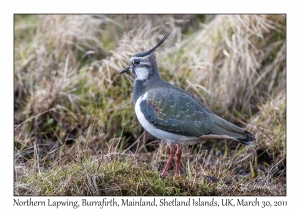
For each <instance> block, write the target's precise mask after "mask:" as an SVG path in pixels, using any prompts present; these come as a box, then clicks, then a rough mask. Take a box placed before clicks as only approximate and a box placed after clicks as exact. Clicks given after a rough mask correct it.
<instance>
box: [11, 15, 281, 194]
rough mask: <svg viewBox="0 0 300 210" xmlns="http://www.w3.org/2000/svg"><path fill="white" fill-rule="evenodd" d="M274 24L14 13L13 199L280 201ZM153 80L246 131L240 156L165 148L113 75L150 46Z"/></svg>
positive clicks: (269, 20)
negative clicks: (251, 138)
mask: <svg viewBox="0 0 300 210" xmlns="http://www.w3.org/2000/svg"><path fill="white" fill-rule="evenodd" d="M285 20H286V17H285V16H284V15H40V16H39V15H15V69H14V123H15V136H14V145H15V147H14V155H15V163H14V165H15V184H14V193H15V195H286V159H285V158H286V89H285V87H286V44H285V31H286V28H285V27H286V22H285ZM170 29H172V33H171V34H170V37H169V38H168V40H166V42H165V43H164V44H163V45H162V46H161V47H160V48H159V49H158V50H157V51H156V57H157V61H158V66H159V69H160V73H161V76H162V77H163V79H165V80H167V81H170V83H172V84H174V85H177V86H179V87H182V88H183V89H185V90H187V91H189V92H190V93H192V94H193V95H195V96H196V97H198V98H199V99H200V100H201V101H202V102H203V103H204V104H206V105H207V106H208V107H209V108H210V109H211V110H212V111H213V112H215V113H216V114H218V115H219V116H221V117H224V118H226V119H228V120H229V121H231V122H233V123H235V124H237V125H239V126H242V127H246V128H247V130H249V131H250V132H252V133H254V134H255V136H256V138H257V141H256V142H255V145H254V146H253V147H245V146H243V145H240V144H238V143H236V142H232V141H225V140H224V141H210V142H206V143H205V144H200V145H194V146H185V147H183V156H182V161H181V163H182V168H181V173H182V174H181V175H180V176H178V177H173V176H172V175H173V167H174V166H173V164H172V165H171V169H170V170H169V173H170V176H168V177H167V178H166V179H161V178H160V177H159V174H160V173H161V171H162V169H163V167H164V164H165V163H166V160H167V158H168V153H169V151H168V148H167V144H166V142H164V141H159V140H157V139H155V138H154V137H152V136H151V135H150V134H148V133H147V132H144V130H143V129H142V128H141V126H140V125H139V123H138V121H137V118H136V116H135V113H134V109H133V104H132V99H131V91H132V86H133V83H134V78H133V76H132V75H130V74H126V75H125V76H124V75H119V71H120V70H121V69H123V68H124V67H125V66H127V64H128V61H129V58H130V57H131V56H132V55H133V54H134V53H137V52H141V51H144V50H146V49H149V47H153V46H154V45H155V44H156V43H157V41H158V40H159V38H162V36H163V35H164V34H166V33H167V32H168V31H169V30H170Z"/></svg>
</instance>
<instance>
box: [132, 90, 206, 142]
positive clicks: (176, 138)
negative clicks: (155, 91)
mask: <svg viewBox="0 0 300 210" xmlns="http://www.w3.org/2000/svg"><path fill="white" fill-rule="evenodd" d="M147 95H148V93H147V92H146V93H145V94H144V95H142V96H141V97H139V98H138V100H137V102H136V103H135V113H136V116H137V118H138V120H139V122H140V123H141V125H142V126H143V127H144V128H145V130H146V131H148V132H149V133H150V134H151V135H153V136H155V137H156V138H158V139H162V140H166V141H167V142H170V143H174V144H183V145H186V144H189V145H191V144H197V143H200V142H201V141H200V139H199V137H193V136H190V137H187V136H182V135H178V134H173V133H169V132H166V131H163V130H160V129H158V128H156V127H154V126H153V125H151V124H150V123H149V122H148V121H147V120H146V118H145V117H144V115H143V113H142V111H141V107H140V103H141V101H143V100H145V99H146V98H147Z"/></svg>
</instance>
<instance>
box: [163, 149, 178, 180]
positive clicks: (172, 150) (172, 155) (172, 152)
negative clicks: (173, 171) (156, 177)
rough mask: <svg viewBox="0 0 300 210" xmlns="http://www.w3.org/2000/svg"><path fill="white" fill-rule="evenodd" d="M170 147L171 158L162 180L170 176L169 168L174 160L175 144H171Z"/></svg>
mask: <svg viewBox="0 0 300 210" xmlns="http://www.w3.org/2000/svg"><path fill="white" fill-rule="evenodd" d="M169 147H170V156H169V159H168V162H167V164H166V166H165V168H164V170H163V172H162V173H161V175H160V176H161V177H162V178H165V177H166V176H168V168H169V166H170V164H171V162H172V159H173V157H174V155H175V147H174V144H170V145H169Z"/></svg>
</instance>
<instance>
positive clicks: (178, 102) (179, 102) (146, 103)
mask: <svg viewBox="0 0 300 210" xmlns="http://www.w3.org/2000/svg"><path fill="white" fill-rule="evenodd" d="M140 106H141V111H142V113H143V114H144V116H145V118H146V119H147V120H148V122H149V123H151V124H152V125H154V126H155V127H156V128H158V129H161V130H164V131H167V132H170V133H174V134H179V135H184V136H201V135H205V134H209V133H210V130H211V128H213V127H214V122H213V121H212V119H211V116H210V112H209V110H208V109H207V108H206V107H205V106H204V105H203V104H202V103H201V102H200V101H198V99H196V98H195V97H192V96H191V95H189V94H187V93H186V92H184V91H183V90H181V89H174V88H157V89H152V90H150V91H147V98H146V99H145V100H143V101H141V103H140Z"/></svg>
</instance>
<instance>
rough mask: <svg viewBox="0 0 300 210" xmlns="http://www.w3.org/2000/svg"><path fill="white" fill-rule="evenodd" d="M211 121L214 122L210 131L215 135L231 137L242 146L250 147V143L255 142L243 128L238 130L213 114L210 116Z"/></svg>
mask: <svg viewBox="0 0 300 210" xmlns="http://www.w3.org/2000/svg"><path fill="white" fill-rule="evenodd" d="M211 118H212V120H213V121H214V122H215V127H214V128H213V129H212V130H211V132H212V133H214V134H217V135H225V136H228V137H231V138H233V139H235V140H237V141H239V142H240V143H242V144H246V145H249V146H252V141H254V140H256V139H255V137H254V135H253V134H252V133H249V132H248V131H246V130H245V129H243V128H240V127H238V126H236V125H234V124H232V123H230V122H228V121H226V120H224V119H222V118H221V117H218V116H217V115H215V114H211Z"/></svg>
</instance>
